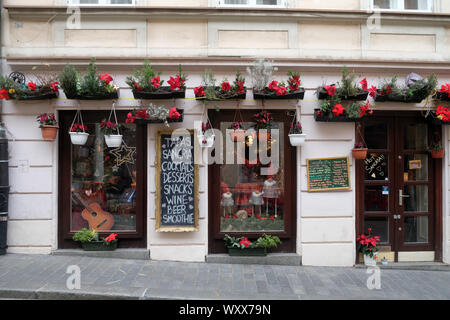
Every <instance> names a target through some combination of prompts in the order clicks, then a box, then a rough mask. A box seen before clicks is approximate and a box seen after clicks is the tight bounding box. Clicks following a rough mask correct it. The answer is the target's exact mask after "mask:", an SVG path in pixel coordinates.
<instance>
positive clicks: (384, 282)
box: [0, 254, 450, 300]
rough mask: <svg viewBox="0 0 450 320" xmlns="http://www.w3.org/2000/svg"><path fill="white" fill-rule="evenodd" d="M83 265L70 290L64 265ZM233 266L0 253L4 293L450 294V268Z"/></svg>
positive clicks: (257, 297)
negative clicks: (374, 273)
mask: <svg viewBox="0 0 450 320" xmlns="http://www.w3.org/2000/svg"><path fill="white" fill-rule="evenodd" d="M70 265H77V266H79V267H80V270H81V289H79V290H69V289H68V288H67V286H66V281H67V279H68V277H69V276H70V275H69V274H67V273H66V270H67V267H68V266H70ZM366 272H367V269H364V268H334V267H333V268H331V267H305V266H297V267H294V266H268V265H237V264H235V265H231V264H212V263H186V262H167V261H150V260H124V259H108V258H92V257H74V256H52V255H22V254H7V255H5V256H0V299H1V298H21V299H93V298H98V299H199V300H204V299H206V300H216V299H220V300H246V299H251V300H266V299H283V300H291V299H446V300H447V299H450V272H448V271H417V270H390V269H389V270H381V289H380V290H369V289H368V288H367V285H366V282H367V279H368V277H369V276H370V274H367V273H366Z"/></svg>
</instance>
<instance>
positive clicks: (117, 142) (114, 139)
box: [105, 134, 122, 148]
mask: <svg viewBox="0 0 450 320" xmlns="http://www.w3.org/2000/svg"><path fill="white" fill-rule="evenodd" d="M105 142H106V145H107V146H108V147H109V148H118V147H120V146H121V145H122V135H121V134H105Z"/></svg>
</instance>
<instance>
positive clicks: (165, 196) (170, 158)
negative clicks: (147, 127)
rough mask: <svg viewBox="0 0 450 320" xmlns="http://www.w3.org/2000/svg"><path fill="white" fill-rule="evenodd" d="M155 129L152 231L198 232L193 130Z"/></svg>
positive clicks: (196, 168) (196, 170) (196, 174)
mask: <svg viewBox="0 0 450 320" xmlns="http://www.w3.org/2000/svg"><path fill="white" fill-rule="evenodd" d="M172 133H173V131H158V135H157V142H156V154H157V155H156V231H158V232H187V231H198V230H199V228H198V165H196V164H195V162H194V132H193V131H192V130H184V134H183V133H181V134H180V133H177V134H172Z"/></svg>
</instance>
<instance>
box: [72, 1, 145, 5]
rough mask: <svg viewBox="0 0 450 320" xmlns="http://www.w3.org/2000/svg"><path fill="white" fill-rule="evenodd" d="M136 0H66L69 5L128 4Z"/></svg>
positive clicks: (132, 3)
mask: <svg viewBox="0 0 450 320" xmlns="http://www.w3.org/2000/svg"><path fill="white" fill-rule="evenodd" d="M135 1H136V0H68V1H67V4H68V5H71V6H95V5H98V6H107V5H129V6H132V5H134V4H135Z"/></svg>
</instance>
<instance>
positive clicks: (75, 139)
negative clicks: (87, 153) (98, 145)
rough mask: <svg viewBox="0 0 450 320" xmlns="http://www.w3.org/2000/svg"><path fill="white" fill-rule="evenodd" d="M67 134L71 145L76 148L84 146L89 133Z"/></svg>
mask: <svg viewBox="0 0 450 320" xmlns="http://www.w3.org/2000/svg"><path fill="white" fill-rule="evenodd" d="M69 134H70V141H72V144H75V145H78V146H84V145H85V144H86V142H87V139H88V138H89V133H87V132H69Z"/></svg>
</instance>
